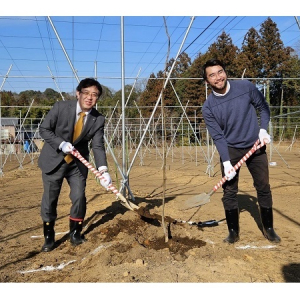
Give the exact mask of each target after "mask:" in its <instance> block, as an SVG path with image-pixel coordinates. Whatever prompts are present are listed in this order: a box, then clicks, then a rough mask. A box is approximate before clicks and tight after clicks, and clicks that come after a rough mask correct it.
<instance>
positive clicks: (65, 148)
mask: <svg viewBox="0 0 300 300" xmlns="http://www.w3.org/2000/svg"><path fill="white" fill-rule="evenodd" d="M60 149H61V151H62V152H64V153H65V154H69V153H70V152H71V151H73V150H74V146H73V145H72V144H71V143H69V142H62V143H61V144H60Z"/></svg>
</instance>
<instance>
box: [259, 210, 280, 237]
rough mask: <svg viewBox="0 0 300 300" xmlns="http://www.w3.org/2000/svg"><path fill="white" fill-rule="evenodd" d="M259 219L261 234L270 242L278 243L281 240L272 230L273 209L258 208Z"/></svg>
mask: <svg viewBox="0 0 300 300" xmlns="http://www.w3.org/2000/svg"><path fill="white" fill-rule="evenodd" d="M260 217H261V222H262V225H263V234H264V236H265V238H267V239H268V240H269V241H270V242H274V243H280V241H281V238H280V237H279V236H278V235H277V234H276V232H275V230H274V228H273V209H272V207H268V208H266V207H261V206H260Z"/></svg>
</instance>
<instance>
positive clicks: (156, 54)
mask: <svg viewBox="0 0 300 300" xmlns="http://www.w3.org/2000/svg"><path fill="white" fill-rule="evenodd" d="M60 2H61V1H60ZM160 2H161V1H151V5H149V4H147V3H145V5H144V4H143V5H142V7H141V2H140V1H126V5H125V2H122V1H110V2H109V4H110V5H107V4H106V5H105V6H104V5H102V6H99V2H97V1H89V2H88V3H89V6H87V7H83V6H82V5H80V6H78V7H75V5H74V2H70V1H64V4H65V5H66V6H63V5H59V4H60V3H59V1H51V4H52V5H51V6H50V5H48V4H47V3H45V5H44V4H43V7H42V8H41V7H40V6H41V5H40V3H41V2H36V1H26V4H25V3H23V2H21V3H20V4H19V5H14V6H11V7H8V8H4V10H1V13H0V88H1V87H2V90H9V91H12V92H16V93H19V92H21V91H24V90H39V91H42V92H43V91H44V90H45V89H46V88H52V89H54V90H56V91H57V92H68V93H72V92H73V91H74V90H75V89H76V86H77V84H78V81H79V80H81V79H83V78H85V77H96V78H97V79H98V80H99V81H100V83H102V84H103V85H105V86H107V87H109V88H111V89H112V90H114V91H117V90H120V89H121V88H122V85H123V84H136V85H137V87H138V86H139V85H140V86H142V85H143V84H145V82H146V80H147V78H149V76H150V74H151V73H154V74H155V75H156V74H157V72H158V71H161V70H163V69H164V65H165V62H166V59H167V57H168V58H169V59H170V58H175V57H176V56H177V55H178V54H179V53H181V52H182V51H185V52H187V53H188V55H189V57H190V58H191V59H192V61H193V60H194V59H195V58H196V57H197V55H198V54H199V53H205V51H206V50H207V48H208V47H209V46H210V45H211V44H212V43H213V42H215V41H216V39H217V37H218V36H219V35H220V34H221V33H222V31H225V32H226V33H227V34H229V35H230V37H231V38H232V41H233V43H234V44H235V45H236V46H238V47H239V48H240V47H241V44H242V41H243V38H244V36H245V34H246V32H247V31H248V30H249V29H250V28H251V27H254V28H255V29H256V30H257V31H259V29H260V26H261V24H262V23H263V22H264V21H265V20H266V19H267V18H268V16H270V17H271V19H272V20H273V21H274V22H275V23H276V24H277V27H278V29H279V33H280V37H281V39H282V41H283V43H284V46H291V47H293V48H295V47H296V46H297V45H298V47H299V44H300V27H299V24H298V23H297V20H299V21H300V17H297V16H296V17H295V16H293V13H295V9H294V8H293V7H291V6H289V8H290V11H284V10H283V9H282V8H278V10H277V11H276V10H274V5H273V7H272V9H273V10H270V8H263V7H262V6H261V4H259V5H260V6H259V7H260V8H259V9H254V11H253V12H252V13H251V8H253V5H254V6H255V2H256V1H252V2H251V6H250V3H249V8H247V10H245V11H243V10H242V11H241V10H237V9H232V7H234V6H231V5H230V1H229V2H228V1H227V2H226V3H225V2H222V1H220V2H218V1H214V8H213V9H212V8H209V6H208V5H206V6H205V8H203V7H200V5H199V7H195V5H194V4H192V3H193V2H192V1H191V3H190V1H189V0H188V1H184V3H185V4H186V8H185V9H182V8H180V10H178V9H177V10H176V9H174V7H170V4H168V3H171V4H173V5H174V2H173V1H165V2H164V4H162V3H160ZM166 2H167V4H166ZM232 2H233V3H234V2H236V1H232ZM13 3H14V4H15V1H14V2H13ZM68 3H72V6H68V5H67V4H68ZM149 3H150V2H149ZM207 3H209V2H207ZM236 3H239V6H241V5H240V2H238V1H237V2H236ZM257 3H259V2H257ZM285 3H286V4H288V2H285ZM22 5H23V9H22ZM291 5H292V4H291ZM124 6H126V7H124ZM287 6H288V5H286V6H285V8H286V7H287ZM133 7H134V8H135V9H132V8H133ZM157 7H159V9H157ZM32 8H33V9H32ZM98 8H99V9H98ZM98 10H99V12H98ZM246 12H247V13H246ZM158 13H159V14H158ZM193 14H195V16H193ZM298 15H300V10H299V12H298ZM163 16H164V17H163ZM168 36H169V37H170V53H169V55H168ZM246 75H247V74H245V77H247V76H246Z"/></svg>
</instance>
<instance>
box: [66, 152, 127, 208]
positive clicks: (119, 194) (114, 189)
mask: <svg viewBox="0 0 300 300" xmlns="http://www.w3.org/2000/svg"><path fill="white" fill-rule="evenodd" d="M70 154H72V155H73V156H75V157H76V158H78V159H79V160H80V161H81V162H82V163H83V164H84V165H85V166H86V167H87V168H88V169H89V170H91V171H92V172H93V173H94V174H95V175H96V177H98V178H99V179H102V180H105V181H106V179H105V178H104V177H103V176H102V175H101V173H100V172H99V171H98V170H96V169H95V168H94V167H93V165H92V164H90V163H89V162H88V161H87V160H86V159H85V158H84V157H83V156H82V155H81V154H80V153H79V152H78V150H76V149H74V150H72V151H71V152H70ZM107 189H109V190H111V191H112V192H113V193H114V194H116V196H117V197H119V199H121V200H122V201H123V202H126V203H127V200H126V199H125V197H124V196H123V195H122V194H121V193H120V192H119V191H118V190H117V189H116V188H115V187H114V186H113V185H112V184H110V185H109V186H108V187H107Z"/></svg>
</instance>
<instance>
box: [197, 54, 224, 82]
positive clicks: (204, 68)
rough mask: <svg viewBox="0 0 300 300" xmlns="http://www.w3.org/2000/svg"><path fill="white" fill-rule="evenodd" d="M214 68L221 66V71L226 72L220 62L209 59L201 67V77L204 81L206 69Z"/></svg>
mask: <svg viewBox="0 0 300 300" xmlns="http://www.w3.org/2000/svg"><path fill="white" fill-rule="evenodd" d="M214 66H221V67H222V68H223V70H224V71H225V72H226V70H225V65H224V63H223V62H222V61H220V60H219V59H215V58H213V59H210V60H208V61H207V62H206V63H205V64H204V65H203V67H202V76H203V78H204V79H205V80H206V79H207V75H206V68H208V67H214Z"/></svg>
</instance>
